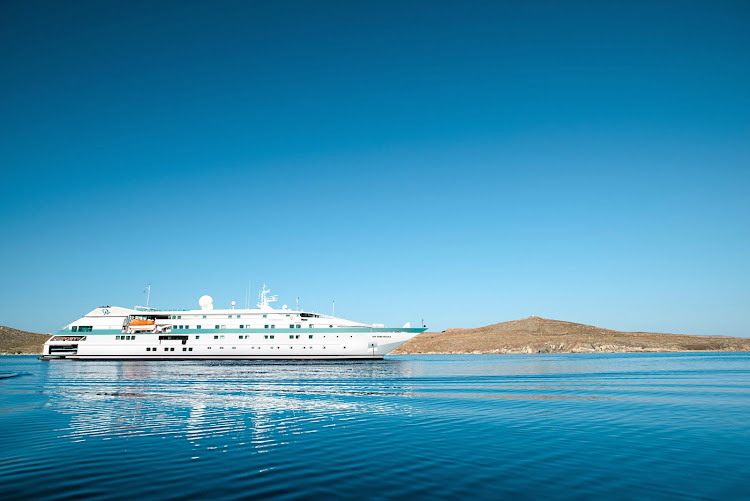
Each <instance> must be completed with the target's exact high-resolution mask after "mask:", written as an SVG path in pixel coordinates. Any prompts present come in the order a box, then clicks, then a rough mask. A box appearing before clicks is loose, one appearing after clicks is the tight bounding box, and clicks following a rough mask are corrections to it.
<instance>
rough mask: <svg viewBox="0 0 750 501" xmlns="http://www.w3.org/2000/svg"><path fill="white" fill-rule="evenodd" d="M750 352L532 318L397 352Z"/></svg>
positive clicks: (727, 343) (19, 336) (10, 337)
mask: <svg viewBox="0 0 750 501" xmlns="http://www.w3.org/2000/svg"><path fill="white" fill-rule="evenodd" d="M49 338H50V336H48V335H47V334H38V333H35V332H26V331H21V330H18V329H12V328H10V327H3V326H0V355H41V353H42V346H43V345H44V343H45V341H47V339H49ZM660 351H664V352H669V351H750V338H738V337H724V336H690V335H686V334H660V333H651V332H620V331H615V330H611V329H603V328H601V327H594V326H592V325H585V324H576V323H573V322H564V321H562V320H550V319H548V318H540V317H529V318H524V319H522V320H514V321H512V322H502V323H499V324H493V325H488V326H486V327H479V328H476V329H448V330H446V331H444V332H424V333H422V334H420V335H418V336H416V337H415V338H413V339H412V340H411V341H409V342H407V343H405V344H403V345H401V346H400V347H399V348H398V349H396V350H395V351H392V352H391V353H392V354H394V355H419V354H424V355H433V354H434V355H438V354H490V353H498V354H502V353H508V354H511V353H596V352H601V353H624V352H660Z"/></svg>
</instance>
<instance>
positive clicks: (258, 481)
mask: <svg viewBox="0 0 750 501" xmlns="http://www.w3.org/2000/svg"><path fill="white" fill-rule="evenodd" d="M1 362H2V364H3V365H2V370H0V426H2V429H3V430H4V432H3V434H2V438H0V480H2V481H3V485H4V486H6V488H5V492H4V497H5V498H7V499H14V498H24V499H28V498H31V497H41V498H59V499H65V498H79V497H92V498H111V497H119V496H121V495H123V493H127V495H129V496H149V497H159V498H165V499H194V498H216V497H230V498H236V497H265V496H268V497H277V498H281V499H299V498H310V497H319V496H320V497H323V496H325V497H328V498H339V497H346V498H351V497H359V498H377V499H388V498H392V499H397V498H398V499H400V498H403V497H416V498H423V497H429V498H446V499H448V498H450V499H453V498H457V497H461V496H472V497H479V498H488V499H490V498H491V499H496V498H497V497H499V496H504V495H507V496H511V495H512V496H514V497H527V498H540V497H544V498H549V499H556V498H557V499H568V498H571V497H584V496H585V497H594V496H602V497H604V496H607V497H613V498H634V497H649V498H673V497H678V496H679V497H684V498H713V497H718V496H721V497H722V498H735V499H742V498H747V497H748V496H750V491H749V490H748V487H747V482H746V478H748V477H750V466H748V465H750V455H749V453H748V451H750V433H749V432H748V426H747V423H746V421H747V419H746V416H747V415H748V411H750V398H748V397H749V396H750V355H748V354H682V355H680V354H677V355H675V354H668V355H663V354H645V355H640V354H637V355H633V354H630V355H621V354H617V355H609V356H606V355H602V354H593V355H544V356H538V355H537V356H529V357H524V356H513V357H503V356H488V357H484V356H479V357H477V356H459V357H394V358H393V359H391V360H385V361H362V362H312V363H298V362H295V363H289V362H261V363H259V362H231V363H227V362H127V363H125V362H86V363H54V362H52V363H41V362H38V361H37V360H35V359H33V358H31V357H4V359H2V361H1ZM19 376H23V377H19ZM38 478H44V482H37V481H35V480H36V479H38ZM49 486H55V488H54V489H52V490H51V489H50V488H49Z"/></svg>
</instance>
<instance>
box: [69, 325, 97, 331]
mask: <svg viewBox="0 0 750 501" xmlns="http://www.w3.org/2000/svg"><path fill="white" fill-rule="evenodd" d="M92 329H93V327H92V326H90V325H74V326H73V327H71V328H70V330H71V331H73V332H91V330H92Z"/></svg>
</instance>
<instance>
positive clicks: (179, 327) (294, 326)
mask: <svg viewBox="0 0 750 501" xmlns="http://www.w3.org/2000/svg"><path fill="white" fill-rule="evenodd" d="M308 327H309V328H311V329H312V328H314V327H315V326H314V325H312V324H309V325H308ZM328 327H329V328H331V329H332V328H333V325H329V326H328ZM189 328H190V326H189V325H173V326H172V329H178V330H179V329H189ZM201 328H203V326H202V325H196V326H194V327H193V329H201ZM226 328H227V326H226V325H219V324H217V325H214V329H226ZM252 328H253V327H252V326H251V325H250V324H247V325H244V324H240V329H252ZM263 328H264V329H275V328H276V324H265V325H264V326H263ZM289 328H290V329H301V328H302V324H289ZM82 329H88V330H82ZM71 330H72V331H73V332H76V328H75V327H72V328H71ZM78 332H91V327H79V328H78Z"/></svg>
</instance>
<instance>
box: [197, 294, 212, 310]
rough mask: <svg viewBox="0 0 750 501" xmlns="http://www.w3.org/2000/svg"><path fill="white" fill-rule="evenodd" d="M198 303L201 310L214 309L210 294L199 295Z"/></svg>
mask: <svg viewBox="0 0 750 501" xmlns="http://www.w3.org/2000/svg"><path fill="white" fill-rule="evenodd" d="M198 304H199V305H200V307H201V310H213V309H214V298H212V297H211V296H201V298H200V299H199V300H198Z"/></svg>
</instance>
